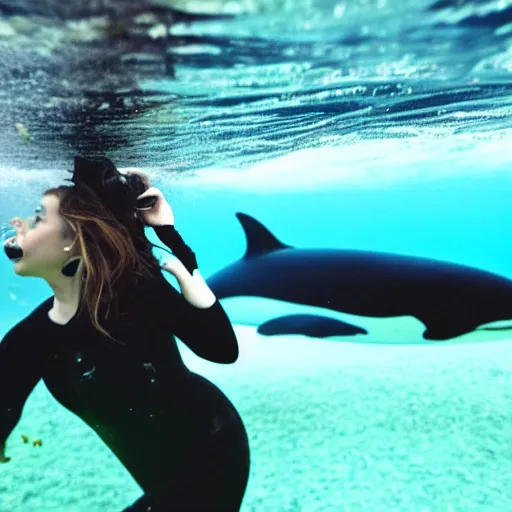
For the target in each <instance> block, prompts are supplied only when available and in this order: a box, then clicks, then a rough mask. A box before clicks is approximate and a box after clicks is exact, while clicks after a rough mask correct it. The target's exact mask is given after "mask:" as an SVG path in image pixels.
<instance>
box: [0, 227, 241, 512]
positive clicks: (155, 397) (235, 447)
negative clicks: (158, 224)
mask: <svg viewBox="0 0 512 512" xmlns="http://www.w3.org/2000/svg"><path fill="white" fill-rule="evenodd" d="M159 229H160V233H159V237H160V239H161V240H162V241H165V236H163V235H164V234H165V228H164V229H163V230H162V228H159ZM157 233H158V231H157ZM161 235H162V236H161ZM119 304H120V313H121V314H120V316H119V318H118V320H117V322H116V325H115V326H114V328H113V329H112V330H111V331H110V332H111V334H112V335H113V336H114V337H115V338H116V339H117V340H121V341H123V342H125V343H126V345H121V344H119V343H115V342H113V341H112V340H109V339H108V338H107V337H105V336H103V335H102V334H101V333H100V332H99V331H97V330H96V329H95V328H94V327H93V325H92V324H91V322H90V320H89V318H88V317H87V316H86V315H85V314H81V315H75V317H74V318H73V319H72V320H71V321H70V322H69V323H67V324H66V325H59V324H56V323H54V322H53V321H52V320H50V318H49V317H48V311H49V310H50V309H51V307H52V305H53V297H50V298H49V299H47V300H45V301H44V302H43V303H42V304H41V305H40V306H39V307H37V308H36V309H35V310H34V311H33V312H32V313H31V314H30V315H29V316H28V317H27V318H25V319H24V320H23V321H21V322H20V323H18V324H17V325H16V326H14V328H12V329H11V330H10V331H9V332H8V333H7V335H6V336H5V337H4V339H3V340H2V342H1V344H0V442H3V441H5V440H6V439H7V437H8V436H9V434H10V433H11V432H12V430H13V429H14V427H15V426H16V424H17V423H18V421H19V419H20V416H21V412H22V409H23V406H24V404H25V402H26V400H27V398H28V396H29V394H30V393H31V391H32V390H33V389H34V387H35V385H36V384H37V383H38V381H39V380H40V379H41V378H42V379H43V381H44V382H45V384H46V386H47V388H48V390H49V391H50V393H51V394H52V395H53V396H54V397H55V399H56V400H57V401H58V402H60V403H61V404H62V405H63V406H64V407H66V408H67V409H69V410H70V411H72V412H73V413H75V414H76V415H77V416H79V417H80V418H82V420H84V421H85V422H86V423H87V424H88V425H89V426H90V427H91V428H93V429H94V430H95V431H96V433H97V434H98V435H99V436H100V438H101V439H102V440H103V441H104V442H105V443H106V444H107V445H108V446H109V448H110V449H111V450H112V451H113V453H114V454H115V455H116V456H117V457H118V459H119V460H120V461H121V463H122V464H123V465H124V466H125V467H126V469H127V470H128V471H129V472H130V474H131V475H132V476H133V478H134V479H135V480H136V481H137V483H138V484H139V485H140V486H141V487H142V489H143V490H144V495H143V496H142V497H141V498H140V499H139V500H137V502H136V503H134V504H133V505H131V506H130V507H128V508H127V509H126V511H133V512H135V511H147V512H164V511H165V512H174V511H176V512H181V511H183V512H186V511H201V512H208V511H219V512H236V511H238V510H239V509H240V505H241V502H242V498H243V495H244V493H245V489H246V486H247V480H248V474H249V446H248V440H247V435H246V431H245V428H244V425H243V423H242V420H241V418H240V416H239V415H238V413H237V411H236V410H235V408H234V406H233V405H232V404H231V402H230V401H229V400H228V399H227V397H226V396H225V395H224V394H223V393H222V392H221V391H220V390H219V389H218V388H217V387H216V386H214V385H213V384H212V383H211V382H209V381H208V380H206V379H205V378H203V377H201V376H199V375H197V374H195V373H193V372H191V371H190V370H188V369H187V367H186V366H185V365H184V363H183V361H182V358H181V356H180V353H179V351H178V347H177V345H176V340H175V338H174V335H176V336H177V337H178V338H180V339H181V340H182V341H183V342H184V343H185V344H186V345H187V346H188V347H189V348H190V349H191V350H192V351H193V352H195V353H196V354H197V355H198V356H200V357H202V358H204V359H207V360H210V361H214V362H217V363H233V362H234V361H235V360H236V359H237V357H238V344H237V340H236V337H235V334H234V332H233V329H232V326H231V324H230V322H229V319H228V318H227V316H226V314H225V312H224V310H223V308H222V306H221V305H220V303H219V302H218V301H216V302H215V304H214V305H213V306H212V307H210V308H208V309H199V308H196V307H194V306H192V305H191V304H190V303H188V302H187V301H186V300H185V298H184V297H183V296H182V295H181V294H180V293H179V292H178V291H177V290H176V289H175V288H174V287H173V286H171V284H170V283H168V282H167V281H166V280H165V278H164V277H163V275H161V279H158V280H157V281H155V282H153V281H151V282H150V284H148V285H147V286H144V285H143V284H140V283H139V284H138V286H137V287H136V288H135V287H134V289H133V290H130V291H129V292H126V293H125V294H124V295H123V297H122V299H120V302H119Z"/></svg>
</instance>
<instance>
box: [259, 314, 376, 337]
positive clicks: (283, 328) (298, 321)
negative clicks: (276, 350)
mask: <svg viewBox="0 0 512 512" xmlns="http://www.w3.org/2000/svg"><path fill="white" fill-rule="evenodd" d="M257 332H258V334H263V335H264V336H276V335H284V334H295V335H297V334H301V335H303V336H309V337H310V338H328V337H331V336H354V335H356V334H368V331H367V330H366V329H362V328H361V327H357V326H355V325H351V324H348V323H346V322H341V321H339V320H336V319H334V318H328V317H324V316H319V315H286V316H280V317H278V318H274V319H272V320H269V321H268V322H265V323H264V324H261V325H260V326H259V327H258V329H257Z"/></svg>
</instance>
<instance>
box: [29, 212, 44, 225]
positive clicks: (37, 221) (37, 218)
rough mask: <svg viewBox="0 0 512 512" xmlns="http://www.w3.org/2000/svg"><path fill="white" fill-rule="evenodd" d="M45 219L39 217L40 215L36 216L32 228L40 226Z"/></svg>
mask: <svg viewBox="0 0 512 512" xmlns="http://www.w3.org/2000/svg"><path fill="white" fill-rule="evenodd" d="M42 220H43V219H42V218H41V217H40V216H39V215H36V216H35V217H34V220H33V221H32V226H35V225H36V224H39V222H41V221H42Z"/></svg>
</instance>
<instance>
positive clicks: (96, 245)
mask: <svg viewBox="0 0 512 512" xmlns="http://www.w3.org/2000/svg"><path fill="white" fill-rule="evenodd" d="M141 177H142V180H143V182H144V186H145V189H147V188H148V186H149V184H148V181H147V178H146V177H145V176H143V175H142V176H141ZM140 193H141V192H140V190H139V191H135V190H134V191H133V194H137V195H140ZM44 195H53V196H56V197H57V198H58V199H59V202H60V204H59V214H60V215H61V217H62V218H63V219H64V225H63V230H62V236H63V237H64V238H71V239H73V238H75V237H76V242H75V245H78V248H75V251H74V253H75V252H76V253H78V255H79V256H81V257H82V259H83V273H82V288H81V296H80V303H79V311H78V314H81V313H82V311H83V310H84V309H86V310H87V313H88V315H89V317H90V319H91V322H92V324H93V325H94V327H95V328H96V329H97V330H98V331H100V332H101V333H103V334H104V335H105V336H107V337H108V338H110V339H112V340H114V341H118V340H116V339H115V338H114V337H113V336H112V335H111V333H110V332H109V331H108V329H106V328H105V326H104V325H102V324H103V322H106V321H107V320H108V323H109V324H110V323H111V321H114V322H115V320H116V319H117V315H118V308H117V306H118V304H119V301H118V299H119V298H120V297H122V296H123V292H124V291H125V290H126V289H127V287H133V286H135V285H136V284H137V282H138V280H140V279H141V278H142V279H155V278H156V277H157V276H159V277H162V275H161V270H160V264H159V262H158V260H157V259H156V258H155V256H154V255H153V253H152V247H155V246H154V244H152V243H151V242H150V241H149V240H148V239H147V238H146V235H145V233H144V224H143V223H142V220H141V218H140V217H139V214H138V213H136V212H135V211H134V210H132V211H127V212H125V214H124V215H120V214H119V213H117V214H116V215H114V213H113V212H112V210H111V209H109V208H108V206H107V205H106V204H105V203H104V202H103V201H102V200H101V199H100V198H99V197H98V196H97V195H96V193H95V192H94V191H93V190H91V189H87V191H84V190H81V191H80V193H78V192H77V189H76V187H75V186H67V185H62V186H59V187H55V188H50V189H48V190H46V191H45V192H44ZM135 197H136V196H135ZM134 202H135V198H134ZM145 282H147V281H145Z"/></svg>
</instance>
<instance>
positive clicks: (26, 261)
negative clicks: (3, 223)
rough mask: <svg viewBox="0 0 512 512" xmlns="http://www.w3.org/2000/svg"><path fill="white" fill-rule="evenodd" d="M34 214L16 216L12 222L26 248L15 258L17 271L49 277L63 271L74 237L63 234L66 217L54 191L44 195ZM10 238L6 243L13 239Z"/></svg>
mask: <svg viewBox="0 0 512 512" xmlns="http://www.w3.org/2000/svg"><path fill="white" fill-rule="evenodd" d="M34 214H35V215H34V216H33V217H29V218H28V219H22V218H20V217H15V218H14V219H11V221H10V224H11V225H13V227H14V228H15V230H16V236H15V237H13V238H14V241H15V243H16V244H17V245H18V246H19V248H20V249H21V251H22V256H21V258H19V259H18V260H15V261H14V272H15V273H16V274H18V275H20V276H32V277H43V278H44V277H45V276H48V275H51V274H54V273H55V271H56V270H57V271H60V269H61V268H62V267H63V266H64V263H65V262H66V261H67V260H68V259H69V258H70V256H71V253H70V252H66V251H64V247H68V246H69V245H71V243H72V240H69V239H67V238H65V237H64V236H63V234H62V233H63V228H64V219H63V218H62V217H61V216H60V215H59V199H58V198H57V197H56V196H54V195H47V196H43V198H42V199H41V203H40V205H39V206H38V207H37V208H36V210H35V212H34ZM13 238H10V239H9V240H7V241H6V242H5V243H6V244H8V243H9V241H11V242H12V241H13Z"/></svg>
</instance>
